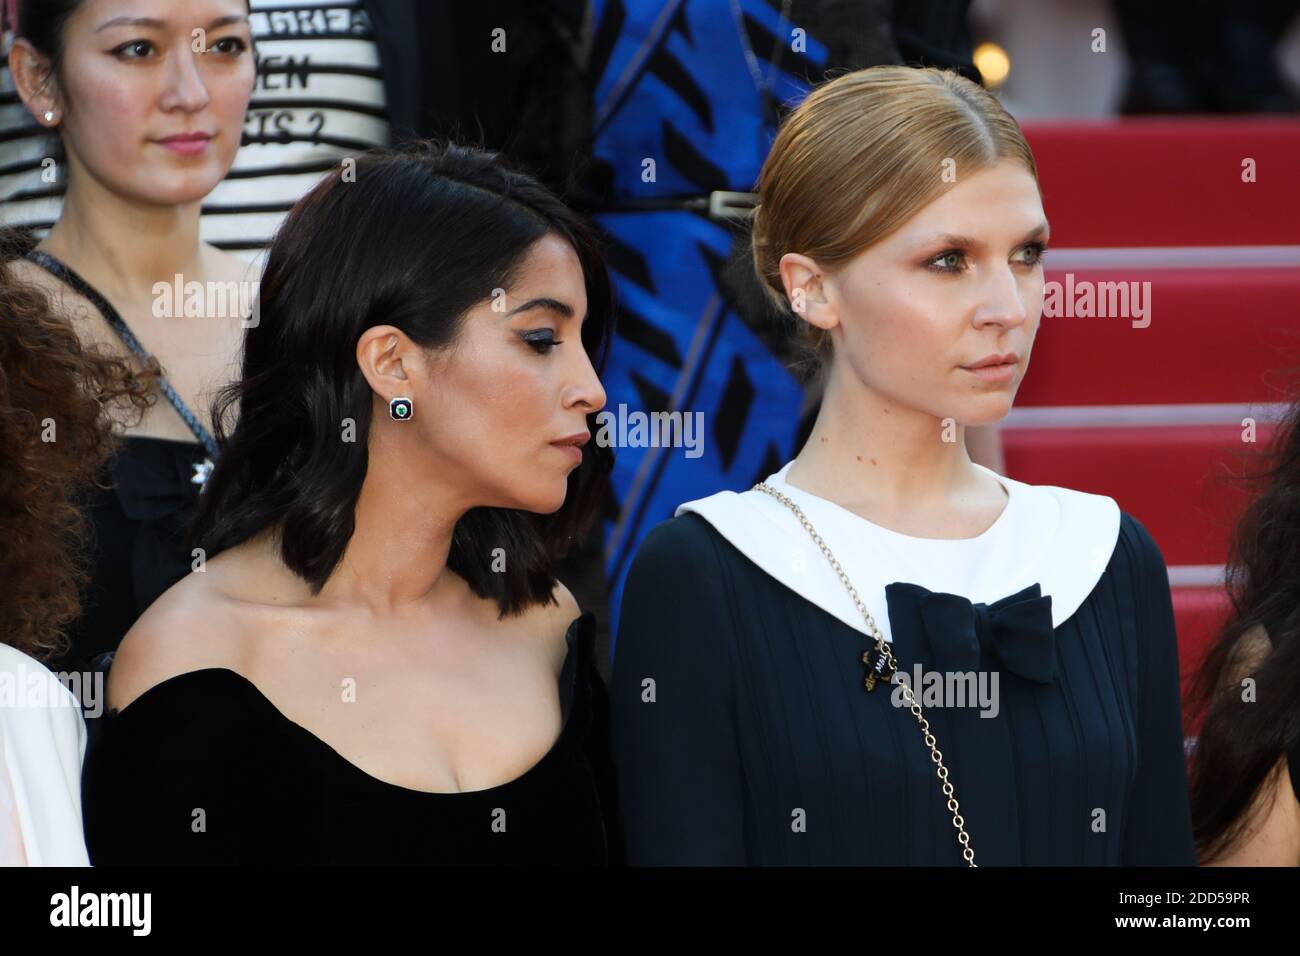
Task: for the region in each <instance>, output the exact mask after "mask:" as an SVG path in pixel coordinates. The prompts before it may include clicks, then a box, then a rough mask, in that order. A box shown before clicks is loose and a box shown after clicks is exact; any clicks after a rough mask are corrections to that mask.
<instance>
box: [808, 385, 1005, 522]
mask: <svg viewBox="0 0 1300 956" xmlns="http://www.w3.org/2000/svg"><path fill="white" fill-rule="evenodd" d="M786 478H787V479H788V480H789V482H790V484H792V485H794V486H795V487H797V488H802V489H803V490H805V491H808V492H811V493H812V494H815V495H817V496H818V497H821V498H826V499H828V500H830V501H834V502H835V503H836V504H839V505H840V506H842V507H844V508H847V509H848V510H850V511H855V512H858V513H860V514H871V513H875V514H941V513H943V512H945V511H947V510H949V509H951V508H953V507H957V508H959V509H962V508H965V507H968V506H969V503H970V501H971V499H972V497H975V496H979V495H981V494H984V493H987V492H989V491H990V490H993V491H996V492H998V493H999V494H1000V489H999V488H997V487H996V486H994V487H992V488H990V487H989V486H987V481H986V477H985V476H984V475H983V474H981V473H980V471H979V469H978V468H977V467H976V466H975V465H974V464H973V463H972V462H971V459H970V455H969V454H968V453H967V451H966V441H965V427H964V426H962V425H959V424H957V423H955V422H952V421H951V420H948V421H947V422H946V423H945V420H944V419H940V418H936V417H935V416H934V415H932V414H929V413H928V412H924V411H921V410H919V409H916V408H912V407H908V406H906V405H901V404H899V403H898V402H896V401H893V400H891V399H889V398H887V397H885V396H883V395H881V394H880V393H879V392H876V391H874V390H873V389H871V388H869V387H868V386H867V385H865V384H864V383H862V381H861V380H860V379H858V378H857V376H855V375H851V374H849V375H843V374H835V375H832V376H831V377H830V379H829V381H828V382H827V386H826V392H825V395H824V396H823V399H822V404H821V410H820V411H819V413H818V415H817V421H816V423H815V424H814V426H813V430H812V433H811V434H810V435H809V437H808V441H807V443H806V444H805V445H804V447H803V448H802V449H801V450H800V452H799V454H798V456H796V458H795V460H794V463H793V464H792V465H791V466H790V470H789V471H788V472H787V473H786Z"/></svg>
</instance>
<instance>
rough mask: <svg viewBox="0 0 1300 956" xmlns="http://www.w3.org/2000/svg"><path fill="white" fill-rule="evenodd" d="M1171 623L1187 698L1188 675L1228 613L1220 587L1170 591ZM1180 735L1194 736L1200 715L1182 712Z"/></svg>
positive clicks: (1226, 600)
mask: <svg viewBox="0 0 1300 956" xmlns="http://www.w3.org/2000/svg"><path fill="white" fill-rule="evenodd" d="M1173 599H1174V624H1175V627H1177V629H1178V668H1179V670H1180V671H1181V672H1182V690H1183V699H1184V701H1185V700H1186V699H1187V693H1188V690H1189V689H1190V688H1191V682H1192V675H1193V674H1194V673H1195V672H1196V669H1197V668H1198V667H1200V665H1201V662H1202V661H1203V660H1204V659H1205V654H1206V652H1207V651H1208V650H1209V648H1210V645H1211V644H1212V643H1213V642H1214V640H1215V639H1216V638H1217V637H1218V635H1219V629H1220V628H1221V627H1222V626H1223V624H1224V623H1225V622H1226V621H1227V619H1228V614H1229V611H1230V610H1231V608H1230V606H1229V604H1228V595H1227V593H1226V592H1224V590H1223V589H1222V588H1174V589H1173ZM1183 720H1184V722H1183V733H1184V734H1185V735H1186V736H1188V737H1194V736H1196V734H1197V733H1198V732H1199V731H1200V715H1193V714H1188V713H1186V712H1184V715H1183Z"/></svg>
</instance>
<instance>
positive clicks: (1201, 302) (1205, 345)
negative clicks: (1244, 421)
mask: <svg viewBox="0 0 1300 956" xmlns="http://www.w3.org/2000/svg"><path fill="white" fill-rule="evenodd" d="M1048 261H1049V262H1050V261H1051V258H1050V254H1049V257H1048ZM1046 280H1047V282H1048V283H1055V284H1056V285H1055V286H1051V285H1049V287H1048V289H1049V294H1052V295H1054V296H1055V301H1053V302H1052V303H1051V304H1050V305H1045V311H1044V315H1043V318H1042V320H1041V322H1040V323H1039V328H1038V333H1037V335H1036V336H1035V340H1034V349H1033V353H1032V355H1031V357H1030V363H1029V371H1028V372H1027V373H1026V375H1025V379H1024V381H1023V382H1022V383H1021V386H1020V391H1019V392H1018V393H1017V395H1016V405H1017V406H1018V407H1019V406H1033V405H1140V404H1183V403H1194V404H1201V403H1228V402H1232V403H1235V402H1248V401H1262V402H1269V401H1276V400H1277V393H1276V388H1277V387H1278V385H1280V384H1281V382H1282V381H1283V379H1284V378H1285V374H1284V370H1285V369H1287V368H1295V369H1297V370H1300V269H1206V270H1192V269H1163V270H1144V271H1123V272H1120V271H1112V270H1105V271H1093V270H1090V271H1086V272H1072V273H1069V274H1065V273H1060V272H1056V271H1053V270H1048V272H1047V275H1046ZM1103 283H1107V284H1109V285H1103ZM1117 283H1123V284H1124V285H1116V284H1117ZM1132 283H1139V284H1138V285H1133V284H1132ZM1142 283H1150V285H1143V284H1142ZM1054 288H1055V289H1057V290H1059V291H1056V292H1053V291H1052V290H1053V289H1054ZM1112 289H1114V290H1115V291H1114V292H1112V291H1111V290H1112ZM1124 289H1127V290H1128V293H1129V295H1130V298H1129V300H1128V305H1127V309H1126V316H1127V317H1126V316H1118V317H1114V316H1112V317H1099V316H1097V315H1096V314H1095V313H1096V312H1098V311H1102V309H1100V308H1098V307H1097V306H1096V303H1098V302H1102V301H1103V300H1104V303H1105V304H1104V306H1103V308H1104V310H1105V311H1107V312H1111V313H1113V312H1116V311H1120V310H1121V309H1123V308H1124V299H1123V297H1122V295H1123V293H1122V292H1121V290H1124ZM1085 290H1090V291H1085ZM1135 291H1136V293H1137V295H1138V296H1139V297H1134V296H1133V295H1132V293H1134V292H1135ZM1085 295H1091V296H1092V299H1093V302H1094V307H1093V309H1092V311H1093V312H1094V315H1093V316H1092V317H1085V316H1080V315H1078V314H1077V312H1075V311H1074V310H1075V309H1076V308H1077V307H1078V306H1079V305H1082V304H1084V302H1085V300H1084V296H1085ZM1067 302H1069V303H1070V304H1071V305H1070V309H1069V310H1068V311H1067V309H1066V303H1067ZM1139 306H1140V307H1141V308H1139ZM1048 309H1050V310H1051V311H1052V312H1053V313H1054V314H1048V311H1047V310H1048ZM1142 309H1146V310H1147V311H1146V314H1145V315H1144V316H1143V315H1140V312H1141V310H1142ZM1072 312H1074V314H1071V313H1072ZM1135 321H1136V322H1138V323H1139V325H1143V324H1145V327H1135V326H1134V324H1133V323H1134V322H1135ZM1148 322H1149V324H1147V323H1148Z"/></svg>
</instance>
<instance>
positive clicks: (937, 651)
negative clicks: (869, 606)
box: [885, 582, 1056, 684]
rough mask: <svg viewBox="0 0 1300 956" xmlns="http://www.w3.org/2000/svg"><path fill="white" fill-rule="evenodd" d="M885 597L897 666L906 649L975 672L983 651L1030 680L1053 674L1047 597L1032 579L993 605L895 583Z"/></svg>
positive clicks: (1047, 679) (938, 665) (942, 665)
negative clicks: (897, 660)
mask: <svg viewBox="0 0 1300 956" xmlns="http://www.w3.org/2000/svg"><path fill="white" fill-rule="evenodd" d="M885 599H886V602H887V603H888V606H889V621H890V626H891V628H892V629H893V639H894V644H895V646H896V648H897V649H898V651H900V652H903V653H899V654H898V655H897V656H898V657H899V666H900V667H902V666H903V664H902V661H903V657H904V654H906V656H908V657H912V659H913V660H918V661H921V660H925V659H926V658H927V657H929V659H931V660H933V662H934V668H935V669H937V670H943V671H950V672H955V671H974V670H978V669H979V663H980V653H981V651H983V653H984V654H986V655H988V656H989V657H990V658H992V659H994V660H996V661H998V662H999V663H1000V664H1001V665H1002V666H1003V667H1005V668H1006V669H1007V670H1009V671H1013V672H1015V673H1017V674H1019V675H1021V676H1022V677H1027V678H1029V679H1030V680H1034V681H1038V682H1039V683H1043V684H1049V683H1051V682H1052V680H1053V678H1054V677H1055V676H1056V646H1055V642H1054V637H1053V629H1052V597H1051V595H1047V596H1043V594H1042V589H1041V588H1040V587H1039V586H1038V585H1037V584H1031V585H1030V586H1029V587H1027V588H1025V589H1024V590H1023V591H1018V592H1017V593H1015V594H1012V595H1011V596H1010V597H1005V598H1002V599H1001V600H1000V601H995V602H993V603H992V604H972V603H971V602H970V601H969V600H968V599H966V598H964V597H961V596H960V595H957V594H943V593H941V592H936V591H929V590H926V589H925V588H923V587H921V586H920V585H919V584H907V583H904V582H896V583H894V584H890V585H887V586H886V587H885ZM925 644H928V645H929V650H930V652H931V654H930V655H926V654H925V653H924V650H925ZM913 652H915V655H914V654H913Z"/></svg>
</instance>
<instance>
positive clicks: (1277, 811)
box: [1206, 754, 1300, 866]
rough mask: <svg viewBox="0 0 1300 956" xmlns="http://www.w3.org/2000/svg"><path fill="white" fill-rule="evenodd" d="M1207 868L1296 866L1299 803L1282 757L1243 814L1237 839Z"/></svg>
mask: <svg viewBox="0 0 1300 956" xmlns="http://www.w3.org/2000/svg"><path fill="white" fill-rule="evenodd" d="M1206 865H1208V866H1300V801H1298V800H1297V797H1296V794H1295V793H1293V792H1292V790H1291V780H1290V777H1289V773H1288V767H1287V759H1286V755H1285V754H1283V755H1282V758H1281V759H1280V760H1279V761H1278V762H1277V763H1276V764H1274V766H1273V769H1272V770H1270V771H1269V773H1268V775H1267V776H1266V777H1265V779H1264V782H1263V783H1261V784H1260V786H1259V789H1258V790H1257V791H1256V792H1255V796H1254V799H1253V800H1252V801H1251V804H1250V806H1249V808H1248V809H1247V810H1246V811H1245V824H1244V825H1243V827H1242V830H1241V833H1240V835H1239V836H1238V837H1237V839H1236V840H1235V841H1234V842H1233V843H1232V845H1231V846H1229V847H1227V848H1226V850H1225V851H1224V852H1223V853H1222V854H1221V855H1220V856H1218V857H1217V858H1215V859H1213V860H1210V861H1207V864H1206Z"/></svg>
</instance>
